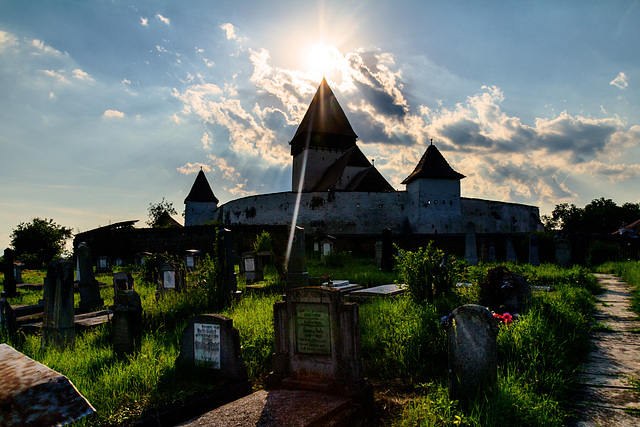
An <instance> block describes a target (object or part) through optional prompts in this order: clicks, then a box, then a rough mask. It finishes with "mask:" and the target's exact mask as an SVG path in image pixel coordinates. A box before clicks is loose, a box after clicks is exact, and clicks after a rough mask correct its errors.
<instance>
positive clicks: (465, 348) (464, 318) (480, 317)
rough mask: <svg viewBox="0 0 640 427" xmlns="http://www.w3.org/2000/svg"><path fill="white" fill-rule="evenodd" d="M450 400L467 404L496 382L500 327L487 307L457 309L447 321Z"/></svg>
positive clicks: (468, 306)
mask: <svg viewBox="0 0 640 427" xmlns="http://www.w3.org/2000/svg"><path fill="white" fill-rule="evenodd" d="M447 332H448V340H449V399H451V400H459V401H463V402H464V401H468V400H470V399H473V398H474V397H475V396H477V395H478V393H482V392H483V391H484V389H485V388H487V387H490V386H491V385H492V384H494V383H495V381H496V377H497V373H498V371H497V353H498V349H497V343H496V336H497V334H498V328H497V326H496V323H495V320H494V319H493V316H492V315H491V313H490V312H489V310H488V309H487V308H486V307H482V306H480V305H475V304H470V305H463V306H462V307H458V308H456V309H455V310H454V311H453V313H451V316H450V317H449V320H448V322H447Z"/></svg>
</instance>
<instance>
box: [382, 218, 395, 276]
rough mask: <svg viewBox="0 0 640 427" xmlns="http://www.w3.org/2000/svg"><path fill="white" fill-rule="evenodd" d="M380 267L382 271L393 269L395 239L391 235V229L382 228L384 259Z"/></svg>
mask: <svg viewBox="0 0 640 427" xmlns="http://www.w3.org/2000/svg"><path fill="white" fill-rule="evenodd" d="M380 269H381V270H382V271H392V270H393V240H392V237H391V229H389V228H385V229H384V230H382V259H381V260H380Z"/></svg>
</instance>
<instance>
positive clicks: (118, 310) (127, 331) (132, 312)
mask: <svg viewBox="0 0 640 427" xmlns="http://www.w3.org/2000/svg"><path fill="white" fill-rule="evenodd" d="M141 338H142V302H141V300H140V295H138V293H137V292H136V291H134V290H127V289H121V290H119V291H118V295H117V296H116V298H115V300H114V306H113V319H112V339H113V351H114V353H115V354H116V355H117V356H123V355H126V354H132V353H133V352H134V351H135V350H136V349H137V348H138V347H139V345H140V340H141Z"/></svg>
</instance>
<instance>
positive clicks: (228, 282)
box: [221, 228, 238, 295]
mask: <svg viewBox="0 0 640 427" xmlns="http://www.w3.org/2000/svg"><path fill="white" fill-rule="evenodd" d="M221 233H222V247H223V250H224V271H225V275H224V287H225V292H226V293H227V295H229V294H231V295H236V294H237V292H238V280H237V278H236V272H235V268H234V265H235V261H234V260H235V257H234V255H233V240H232V238H231V230H229V229H227V228H223V229H222V230H221Z"/></svg>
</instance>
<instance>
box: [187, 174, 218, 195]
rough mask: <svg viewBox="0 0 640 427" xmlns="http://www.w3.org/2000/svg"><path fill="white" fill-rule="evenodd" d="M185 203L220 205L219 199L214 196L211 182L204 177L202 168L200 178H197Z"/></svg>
mask: <svg viewBox="0 0 640 427" xmlns="http://www.w3.org/2000/svg"><path fill="white" fill-rule="evenodd" d="M184 202H185V203H187V202H214V203H218V199H217V198H216V196H215V195H214V194H213V191H212V190H211V186H210V185H209V181H207V177H206V176H205V175H204V172H203V171H202V168H200V172H198V176H196V180H195V181H194V183H193V186H192V187H191V191H190V192H189V195H188V196H187V198H186V199H184Z"/></svg>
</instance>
